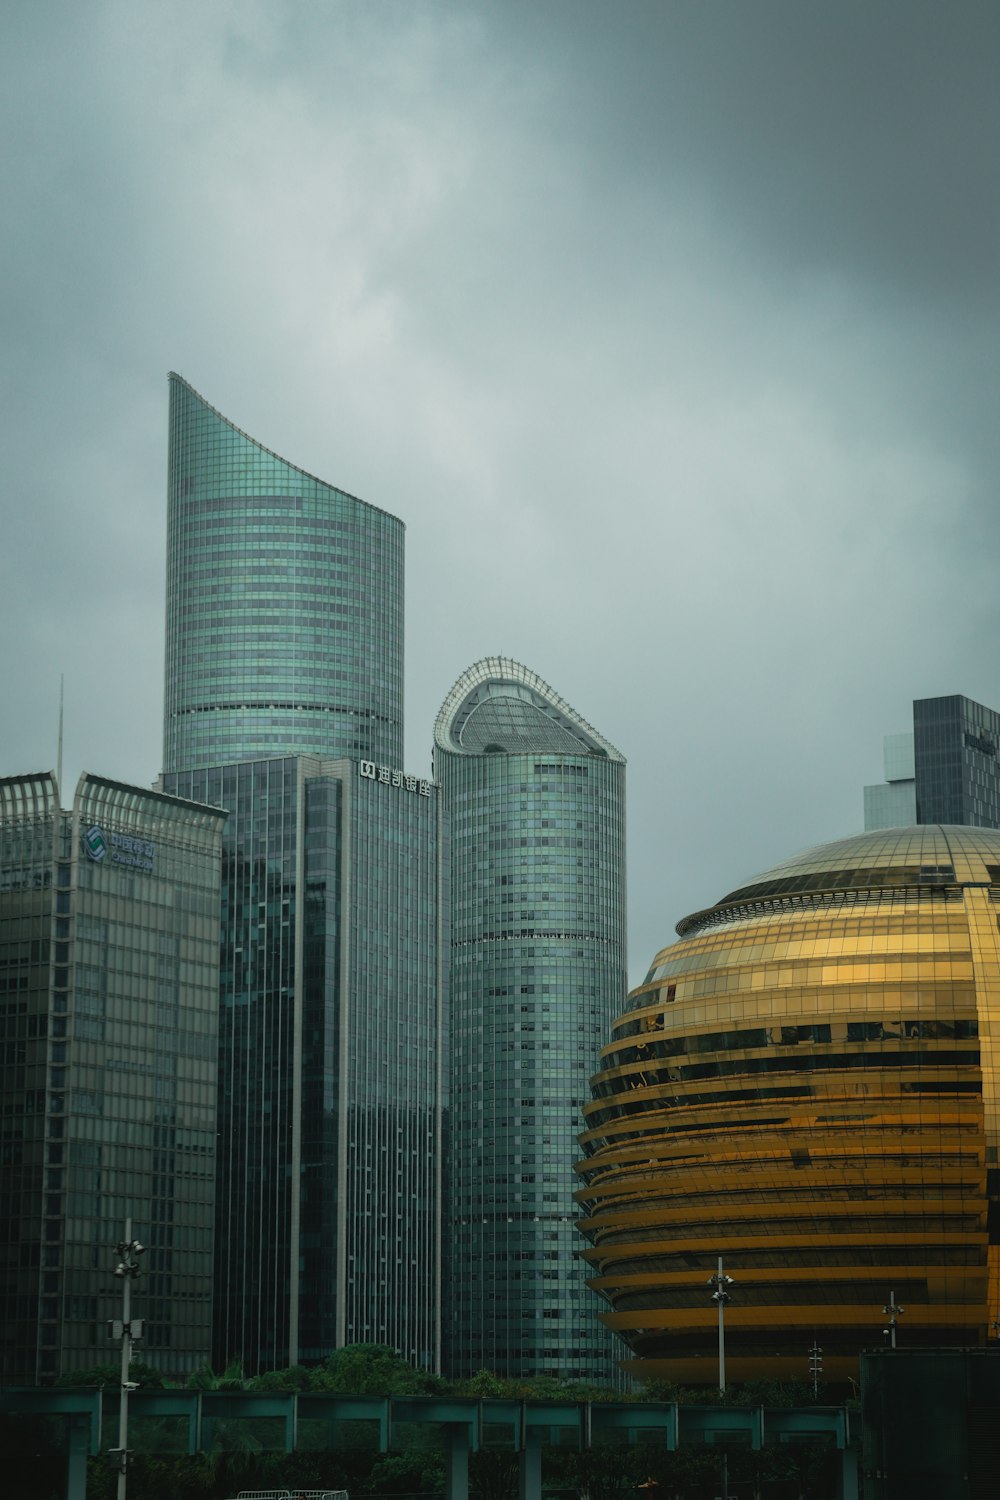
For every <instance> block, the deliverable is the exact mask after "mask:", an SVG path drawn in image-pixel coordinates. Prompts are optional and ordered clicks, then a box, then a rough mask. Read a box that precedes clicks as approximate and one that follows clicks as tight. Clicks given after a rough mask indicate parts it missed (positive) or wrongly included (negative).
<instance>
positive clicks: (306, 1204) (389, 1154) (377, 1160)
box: [163, 756, 445, 1373]
mask: <svg viewBox="0 0 1000 1500" xmlns="http://www.w3.org/2000/svg"><path fill="white" fill-rule="evenodd" d="M163 780H164V784H165V785H167V786H169V787H170V788H171V789H173V790H175V791H179V792H181V793H183V794H184V795H185V796H194V797H204V798H205V799H206V800H207V801H209V802H212V803H216V804H218V805H220V806H222V807H225V808H227V809H228V810H229V819H228V822H227V823H226V830H225V841H224V858H223V882H222V914H223V915H222V981H221V991H220V995H221V1006H220V1022H219V1147H220V1157H219V1160H220V1174H219V1193H218V1213H217V1229H216V1235H217V1239H216V1292H215V1335H214V1341H213V1347H214V1351H215V1352H214V1358H215V1363H216V1367H217V1368H223V1367H224V1366H225V1365H226V1364H228V1363H229V1362H230V1361H231V1360H235V1359H239V1360H241V1361H242V1363H243V1366H244V1369H245V1370H246V1371H247V1372H248V1373H257V1372H259V1371H261V1370H267V1369H273V1368H280V1367H283V1366H286V1365H291V1364H298V1363H302V1364H311V1363H316V1362H318V1361H320V1360H323V1359H325V1358H326V1357H327V1356H328V1355H330V1354H331V1353H332V1352H333V1351H334V1349H336V1348H338V1347H340V1346H341V1345H343V1344H352V1343H383V1344H389V1345H391V1347H393V1348H394V1349H397V1350H398V1351H399V1352H400V1353H401V1354H402V1355H404V1357H406V1358H407V1359H410V1360H412V1361H414V1362H415V1363H418V1364H420V1365H422V1366H424V1367H425V1368H428V1369H436V1368H437V1367H438V1363H439V1356H440V1264H439V1260H440V1196H441V1184H440V1171H441V1086H442V1079H441V1069H442V1054H441V1048H442V1038H443V1029H444V1023H443V1014H442V1007H443V999H444V973H443V967H442V965H443V958H442V955H443V953H444V951H445V947H444V942H445V934H444V933H443V931H442V922H443V911H444V909H445V907H444V903H443V902H442V901H441V895H442V893H441V890H440V886H441V880H442V864H441V861H442V830H441V814H440V808H439V803H438V792H437V788H436V787H434V786H433V785H432V784H431V783H430V782H429V781H426V780H419V779H418V778H416V777H414V776H406V775H403V774H402V773H401V772H400V771H398V770H396V769H395V768H393V767H389V766H380V765H376V764H375V763H374V762H371V761H354V762H350V761H343V760H341V761H323V760H320V759H316V758H310V757H304V756H299V757H296V758H288V759H285V760H272V761H257V762H243V763H241V764H237V765H232V766H223V767H217V768H213V769H211V770H206V771H189V772H186V773H183V774H175V775H172V776H166V777H164V778H163Z"/></svg>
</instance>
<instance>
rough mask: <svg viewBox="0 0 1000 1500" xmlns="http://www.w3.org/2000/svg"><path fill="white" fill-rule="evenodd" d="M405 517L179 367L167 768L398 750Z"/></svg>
mask: <svg viewBox="0 0 1000 1500" xmlns="http://www.w3.org/2000/svg"><path fill="white" fill-rule="evenodd" d="M403 540H404V529H403V524H402V522H401V521H398V520H397V519H396V518H395V516H390V515H388V514H387V513H386V512H385V511H382V510H378V509H376V507H375V506H372V505H366V504H365V503H364V501H361V500H356V499H355V498H354V497H353V496H351V495H347V494H344V493H343V492H342V491H341V490H338V489H334V488H333V486H332V485H328V484H324V483H323V482H322V481H321V480H319V479H315V478H313V476H312V475H310V474H306V473H304V472H303V470H301V469H297V468H295V467H294V465H292V464H289V463H286V462H285V460H284V459H282V458H279V457H278V456H277V454H274V453H271V452H269V451H268V449H266V448H263V447H261V445H260V444H259V443H256V442H254V440H253V439H252V438H250V437H248V436H247V435H246V433H244V432H241V431H240V430H239V429H238V428H237V427H234V426H233V425H232V423H231V422H228V421H227V420H226V419H225V417H223V416H221V415H220V414H219V413H218V412H217V411H215V410H214V409H213V408H212V407H211V406H209V405H208V403H207V402H206V401H204V400H203V399H202V397H201V396H199V395H198V394H197V392H196V391H194V390H192V388H191V387H190V386H189V385H188V384H187V382H186V381H184V380H182V379H181V378H180V376H178V375H173V374H172V375H171V376H170V447H169V476H168V520H167V630H166V689H165V711H164V738H163V765H164V769H165V770H167V771H185V770H193V769H197V768H198V767H201V766H218V765H225V764H228V763H230V762H234V761H238V760H262V759H268V758H271V757H275V756H285V755H290V754H307V755H324V756H353V757H370V758H372V759H376V760H385V761H388V762H390V763H391V764H393V765H398V764H399V763H400V760H401V758H402V692H403Z"/></svg>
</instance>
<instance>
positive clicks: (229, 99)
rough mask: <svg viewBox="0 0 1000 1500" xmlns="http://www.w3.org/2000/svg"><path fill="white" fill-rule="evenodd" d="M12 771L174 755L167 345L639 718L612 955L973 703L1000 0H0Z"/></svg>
mask: <svg viewBox="0 0 1000 1500" xmlns="http://www.w3.org/2000/svg"><path fill="white" fill-rule="evenodd" d="M0 16H2V19H0V30H2V34H0V59H2V61H0V68H2V70H3V74H4V76H3V78H2V90H0V112H2V117H3V119H2V123H3V135H4V140H5V142H6V150H5V153H4V159H3V166H2V171H3V182H2V205H3V208H2V212H3V223H4V231H3V242H4V250H5V254H4V269H3V276H2V279H0V297H2V320H3V321H2V333H3V340H2V346H3V365H4V390H3V402H2V418H3V427H4V433H3V437H4V448H3V452H4V463H3V486H2V501H0V507H2V532H0V586H2V596H0V597H2V621H3V636H2V643H3V644H2V651H0V704H2V721H0V771H2V772H3V773H4V774H12V773H16V772H23V771H30V770H47V769H49V768H50V767H54V765H55V760H56V734H57V710H58V692H59V674H60V672H64V673H65V675H66V739H65V761H64V770H65V775H64V786H65V789H66V790H65V793H64V801H65V800H68V799H69V797H70V795H71V790H72V786H73V784H75V781H76V777H77V775H78V774H79V772H80V771H81V770H83V769H86V770H92V771H97V772H101V773H103V774H106V775H112V776H116V777H120V778H122V779H124V780H128V781H134V782H137V783H139V784H142V785H146V784H148V783H149V782H150V781H151V780H152V779H153V777H154V776H155V775H156V774H157V772H158V771H159V769H160V743H161V720H162V661H163V577H164V532H165V491H166V485H165V469H166V414H167V385H166V372H167V370H168V369H176V370H178V371H179V372H180V373H181V374H182V375H184V376H185V377H186V378H187V379H188V380H189V381H190V382H191V383H192V384H193V385H194V386H195V387H196V389H197V390H199V391H201V392H202V393H203V395H204V396H205V397H206V399H207V400H208V401H209V402H211V403H212V404H213V405H214V406H216V407H218V408H219V410H220V411H222V412H223V413H224V414H225V415H226V416H227V417H229V418H230V419H231V420H232V421H233V422H235V423H236V424H237V425H238V426H240V427H242V428H244V429H245V430H246V431H248V432H250V433H251V434H253V436H254V437H256V438H258V439H259V440H260V441H261V442H263V443H264V444H266V445H267V446H268V447H271V448H273V449H275V450H276V451H277V452H279V453H281V454H282V455H283V456H284V457H286V458H288V459H290V460H291V461H292V462H294V463H297V464H299V465H301V466H302V467H304V468H306V469H308V470H310V471H312V472H314V473H315V474H318V475H319V476H320V477H321V478H323V479H326V480H328V481H329V482H331V483H334V484H337V485H339V486H341V487H342V488H344V489H347V490H349V491H351V492H352V493H354V494H357V495H360V496H362V497H363V498H364V499H367V500H370V501H372V502H373V503H375V504H377V505H380V506H382V507H384V508H386V509H388V510H391V511H393V512H394V513H395V514H397V515H399V516H400V517H402V519H403V520H404V521H405V522H406V525H407V684H408V686H407V769H408V770H414V771H419V772H423V773H426V768H427V766H428V765H429V758H430V743H431V729H432V725H433V721H434V716H435V714H436V712H437V709H438V708H439V706H440V704H441V702H442V700H443V698H444V696H445V694H446V693H447V691H448V689H449V688H450V687H451V685H452V684H453V682H454V681H455V679H456V678H457V677H458V676H459V675H460V673H461V672H462V671H463V670H464V668H466V667H467V666H468V665H469V664H470V663H471V662H473V661H474V660H476V659H478V658H479V657H481V656H483V655H486V654H489V653H494V652H497V653H499V652H502V653H506V654H510V655H513V656H515V657H517V658H519V659H521V660H522V661H524V662H525V663H527V665H528V666H530V667H531V668H533V669H534V670H535V671H537V672H538V673H540V674H541V676H542V677H544V678H545V679H546V680H547V681H548V682H550V683H551V684H552V685H553V687H555V688H556V690H557V691H558V692H559V693H561V694H562V695H563V696H564V697H566V698H568V699H569V701H570V702H571V703H572V704H573V705H574V706H575V707H576V708H577V709H578V710H579V711H580V712H581V713H582V714H583V715H584V717H585V718H587V719H589V720H590V722H591V723H593V724H594V725H595V726H596V727H597V728H598V729H599V730H600V731H601V732H602V733H603V734H604V735H605V736H606V737H607V738H608V739H610V740H612V741H613V742H614V743H615V744H616V745H618V746H619V747H620V749H621V750H622V751H623V752H624V753H625V755H626V756H627V757H628V760H629V773H628V775H629V839H630V901H629V913H630V935H631V948H632V968H633V982H636V981H637V980H638V979H639V978H640V977H641V975H642V972H643V971H644V970H645V967H646V965H647V963H648V962H649V960H650V958H651V956H652V954H653V953H654V952H655V950H656V949H657V948H658V947H660V946H661V945H662V944H664V943H666V942H667V941H668V940H670V939H671V938H672V936H673V925H674V923H675V922H676V921H677V920H678V918H679V917H681V916H682V915H684V914H685V913H687V912H689V911H691V910H694V909H696V908H698V907H699V906H702V905H705V904H707V903H709V902H711V901H713V900H715V899H717V898H718V897H719V896H721V895H722V894H723V893H724V892H725V891H727V890H730V889H732V888H733V887H734V886H735V885H737V884H738V883H740V882H741V881H742V880H744V879H745V878H746V877H748V876H750V875H752V874H754V873H756V872H758V871H759V870H761V869H763V868H765V867H766V866H767V865H768V864H770V863H773V862H774V861H776V860H778V859H781V858H783V857H784V856H786V855H788V854H790V853H792V852H793V851H794V850H796V849H798V848H800V847H802V846H804V845H808V844H812V843H816V842H821V841H823V840H826V839H831V838H837V837H841V836H844V835H847V834H850V833H853V832H856V831H857V830H858V829H859V828H860V827H861V824H862V800H861V797H862V794H861V788H862V786H863V784H864V783H865V782H869V781H878V780H880V779H881V771H882V765H881V740H882V735H883V734H884V733H887V732H891V731H897V730H902V729H906V728H908V727H909V723H910V702H911V700H912V699H913V698H914V697H925V696H933V695H935V694H940V693H953V692H961V693H966V694H968V695H970V696H972V697H975V698H979V699H980V700H982V701H983V702H986V703H988V704H990V705H991V706H994V707H1000V660H998V651H997V646H998V641H1000V590H998V566H997V564H998V547H1000V507H998V504H997V476H998V473H1000V463H998V458H1000V455H998V451H997V450H998V412H997V392H998V375H997V361H998V353H997V351H998V349H1000V337H998V334H1000V329H998V326H997V325H998V322H1000V314H998V308H1000V298H998V280H1000V270H998V268H1000V182H998V175H1000V174H998V151H1000V5H998V4H997V3H996V0H983V3H978V4H977V3H962V0H948V3H945V0H936V3H933V4H922V3H920V0H898V3H896V0H858V3H851V0H822V3H811V0H683V3H682V0H657V3H645V0H616V3H611V0H602V3H589V0H490V3H479V0H450V3H447V0H441V3H437V4H422V3H419V0H406V3H392V0H228V3H220V0H192V3H177V0H155V3H153V0H146V3H137V0H86V3H83V4H79V5H77V4H68V3H66V0H55V3H53V0H6V4H5V5H4V6H3V8H2V12H0Z"/></svg>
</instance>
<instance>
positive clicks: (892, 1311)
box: [882, 1292, 906, 1349]
mask: <svg viewBox="0 0 1000 1500" xmlns="http://www.w3.org/2000/svg"><path fill="white" fill-rule="evenodd" d="M882 1311H883V1312H884V1313H885V1315H886V1317H887V1318H888V1319H889V1326H888V1328H883V1329H882V1332H883V1333H884V1334H888V1335H889V1346H890V1348H892V1349H895V1347H896V1324H897V1323H898V1321H899V1319H900V1317H901V1316H902V1314H903V1313H905V1311H906V1308H905V1307H900V1305H899V1303H898V1302H897V1301H896V1293H895V1292H890V1293H889V1300H888V1302H887V1303H886V1304H885V1306H884V1307H883V1308H882Z"/></svg>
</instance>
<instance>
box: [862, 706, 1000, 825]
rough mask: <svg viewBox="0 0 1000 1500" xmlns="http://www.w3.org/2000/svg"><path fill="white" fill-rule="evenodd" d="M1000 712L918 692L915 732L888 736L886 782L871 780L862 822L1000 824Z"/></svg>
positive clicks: (914, 717)
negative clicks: (922, 694)
mask: <svg viewBox="0 0 1000 1500" xmlns="http://www.w3.org/2000/svg"><path fill="white" fill-rule="evenodd" d="M998 752H1000V714H997V713H995V712H994V711H993V709H991V708H985V707H984V706H983V704H981V703H974V702H973V701H972V699H971V698H963V697H961V696H958V695H955V696H952V697H947V698H918V699H917V700H916V701H915V702H914V704H913V732H912V734H895V735H888V736H887V737H886V740H885V784H884V785H882V786H866V787H865V791H864V795H865V829H866V831H873V830H875V829H879V828H896V827H903V826H908V825H909V824H911V823H956V824H965V825H969V826H971V827H976V828H1000V763H998V759H997V756H998Z"/></svg>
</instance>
